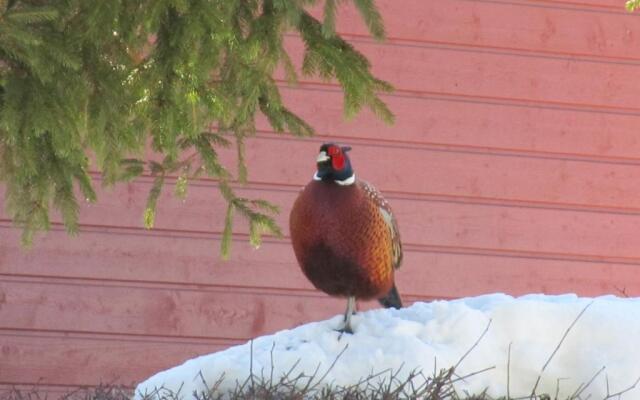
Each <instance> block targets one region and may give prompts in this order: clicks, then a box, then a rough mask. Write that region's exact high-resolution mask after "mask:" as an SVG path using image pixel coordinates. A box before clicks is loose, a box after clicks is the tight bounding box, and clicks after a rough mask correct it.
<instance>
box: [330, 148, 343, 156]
mask: <svg viewBox="0 0 640 400" xmlns="http://www.w3.org/2000/svg"><path fill="white" fill-rule="evenodd" d="M327 152H328V153H329V155H330V156H337V155H338V154H340V147H337V146H331V147H329V149H328V151H327Z"/></svg>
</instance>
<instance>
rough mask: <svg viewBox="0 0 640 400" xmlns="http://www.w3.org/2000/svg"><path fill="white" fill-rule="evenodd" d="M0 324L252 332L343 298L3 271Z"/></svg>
mask: <svg viewBox="0 0 640 400" xmlns="http://www.w3.org/2000/svg"><path fill="white" fill-rule="evenodd" d="M0 293H2V296H1V297H2V298H3V305H2V308H1V309H0V328H4V329H26V330H36V331H39V330H47V331H57V332H75V333H109V334H132V335H157V336H163V337H196V338H215V339H225V338H230V339H234V340H239V339H249V338H252V337H255V336H258V335H263V334H266V333H272V332H275V331H278V330H281V329H287V328H292V327H294V326H297V325H300V324H302V323H306V322H309V321H314V320H318V319H325V318H329V317H333V316H334V315H337V314H340V313H341V312H342V311H343V309H344V306H345V301H344V299H335V298H330V297H328V296H324V295H320V294H318V295H316V294H315V293H311V294H309V295H297V296H292V295H290V294H287V293H286V292H282V291H281V292H279V293H272V292H265V291H261V292H259V291H256V290H241V289H229V288H199V287H197V286H192V287H184V286H183V285H182V286H175V285H158V284H139V283H138V284H130V285H123V284H119V285H116V284H105V283H96V282H88V281H77V282H72V281H69V280H62V281H59V280H51V279H35V278H32V279H25V278H9V277H1V278H0Z"/></svg>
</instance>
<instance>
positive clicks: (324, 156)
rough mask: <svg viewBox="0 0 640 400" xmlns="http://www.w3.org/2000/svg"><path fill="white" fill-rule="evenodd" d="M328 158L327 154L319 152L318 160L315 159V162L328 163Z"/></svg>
mask: <svg viewBox="0 0 640 400" xmlns="http://www.w3.org/2000/svg"><path fill="white" fill-rule="evenodd" d="M330 158H331V157H329V156H328V155H327V152H325V151H321V152H320V154H318V158H316V162H319V163H321V162H325V161H328V160H329V159H330Z"/></svg>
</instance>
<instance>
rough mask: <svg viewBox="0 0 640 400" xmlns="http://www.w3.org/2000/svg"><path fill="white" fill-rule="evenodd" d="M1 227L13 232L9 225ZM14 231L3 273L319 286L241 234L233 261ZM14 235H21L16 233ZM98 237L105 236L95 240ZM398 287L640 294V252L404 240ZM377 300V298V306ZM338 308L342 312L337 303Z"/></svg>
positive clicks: (173, 242) (200, 252)
mask: <svg viewBox="0 0 640 400" xmlns="http://www.w3.org/2000/svg"><path fill="white" fill-rule="evenodd" d="M0 233H5V231H2V230H0ZM17 235H18V232H17V231H16V230H11V231H9V232H8V233H6V235H3V236H4V237H7V238H8V240H7V241H5V242H4V243H2V244H0V254H4V256H2V258H0V266H1V267H0V273H2V274H4V275H14V276H16V277H19V276H25V277H29V276H39V277H50V278H55V277H58V278H70V279H74V278H81V279H88V280H111V281H113V280H115V281H123V282H124V281H128V282H129V283H128V284H129V285H135V282H150V281H151V282H157V283H173V284H184V285H201V286H203V287H204V286H242V287H245V288H246V287H256V288H260V289H272V288H280V289H283V290H290V291H292V294H294V293H293V292H295V293H300V292H301V291H303V292H304V291H307V292H308V291H312V290H313V288H312V286H311V284H309V282H308V281H307V280H306V278H305V277H304V276H303V275H302V273H301V272H300V271H299V270H298V267H297V264H296V262H295V260H294V259H293V255H292V252H291V249H290V244H289V243H288V242H286V241H277V242H273V241H268V242H266V243H265V244H264V245H263V246H262V248H261V249H260V250H257V251H255V250H251V249H250V248H249V246H248V245H247V244H246V243H243V242H238V241H236V242H235V243H234V248H233V252H232V254H231V258H230V260H229V261H228V262H221V261H220V260H219V259H218V257H217V245H218V243H219V242H218V241H217V239H215V238H213V237H207V236H199V237H197V236H196V237H194V236H151V237H147V238H146V239H141V235H140V234H137V233H135V232H133V231H125V230H122V231H120V232H113V233H108V232H101V231H99V230H94V231H89V232H83V233H82V235H81V236H80V238H79V239H70V238H68V237H67V236H66V234H65V233H64V232H61V231H54V232H51V233H50V234H48V235H47V236H46V237H44V238H42V239H41V240H39V241H38V242H37V244H36V247H35V248H34V249H33V250H32V251H31V252H29V253H26V252H24V251H22V250H21V249H19V248H18V246H17V244H14V245H13V246H12V245H11V243H12V238H13V237H16V236H17ZM13 243H16V242H15V241H14V242H13ZM96 244H99V245H96ZM405 247H406V249H405V261H404V263H403V266H402V268H401V270H400V271H399V272H398V273H397V275H396V279H397V281H398V287H399V289H400V292H401V293H402V295H403V296H406V297H407V300H409V299H420V298H422V299H427V298H457V297H464V296H473V295H478V294H483V293H490V292H505V293H509V294H513V295H520V294H525V293H564V292H567V291H569V292H575V293H579V294H581V295H584V296H596V295H601V294H607V293H609V294H611V293H613V294H622V291H623V290H624V291H625V293H627V294H628V295H633V294H635V295H640V274H638V273H637V270H638V267H639V265H640V260H636V261H635V262H633V261H632V260H627V262H626V263H625V262H623V261H624V260H618V261H617V262H616V260H606V259H589V258H588V257H570V256H566V255H565V256H564V257H563V256H562V255H559V254H555V255H553V254H543V253H531V254H522V253H517V252H516V253H508V252H493V253H492V252H491V251H488V250H482V249H475V250H474V249H463V248H437V247H432V248H412V247H411V246H405ZM372 306H375V303H374V304H373V305H372ZM336 312H337V311H336Z"/></svg>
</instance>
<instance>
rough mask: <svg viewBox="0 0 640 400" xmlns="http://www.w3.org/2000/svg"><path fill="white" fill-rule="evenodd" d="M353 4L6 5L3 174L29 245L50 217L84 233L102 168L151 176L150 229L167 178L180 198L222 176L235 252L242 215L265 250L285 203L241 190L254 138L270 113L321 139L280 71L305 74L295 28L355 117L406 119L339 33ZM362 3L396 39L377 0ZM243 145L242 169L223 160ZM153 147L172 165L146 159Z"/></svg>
mask: <svg viewBox="0 0 640 400" xmlns="http://www.w3.org/2000/svg"><path fill="white" fill-rule="evenodd" d="M340 1H341V0H328V1H326V2H325V3H324V7H325V18H324V21H323V23H320V22H319V21H317V20H316V19H314V18H313V17H311V16H310V15H309V14H308V12H307V11H306V10H305V7H307V6H312V5H314V4H315V3H316V1H313V0H303V1H296V2H289V1H282V0H263V1H241V0H191V1H187V0H175V1H173V0H172V1H167V2H157V1H149V0H136V1H127V2H112V1H102V0H101V1H94V2H87V1H82V0H64V1H61V0H53V1H49V2H24V1H15V0H8V1H5V2H2V3H0V19H1V21H2V23H0V181H2V182H3V184H4V185H6V191H5V199H4V200H5V201H4V203H5V207H6V208H7V210H8V213H9V215H10V216H11V218H12V219H13V220H14V222H15V223H16V224H17V225H18V226H19V227H21V228H22V229H23V241H24V242H25V243H28V242H30V241H31V240H32V238H33V235H34V233H35V232H37V231H40V230H46V229H48V228H49V224H50V220H49V212H50V211H59V212H60V215H62V218H63V222H64V224H65V226H66V228H67V230H68V231H69V232H76V231H77V230H78V224H79V221H78V215H79V214H78V213H79V204H80V202H79V201H78V199H77V198H76V196H77V195H78V193H80V194H81V196H82V197H83V198H84V199H85V200H88V201H95V200H96V193H95V190H94V186H93V182H92V180H91V174H90V173H89V171H92V172H94V173H95V172H98V173H100V174H101V175H102V179H101V182H102V184H103V185H107V186H108V185H113V184H116V183H118V182H123V181H124V182H130V181H133V180H135V179H136V178H137V177H139V176H141V175H143V174H145V173H148V174H150V175H151V176H152V177H153V179H154V181H153V185H152V187H151V190H150V192H149V194H148V197H147V203H146V206H145V208H144V218H143V221H144V226H145V227H148V228H151V227H152V226H153V225H154V223H155V217H156V208H157V203H158V201H159V197H160V193H161V192H162V188H163V185H164V184H165V183H166V182H167V181H171V180H173V179H175V187H174V188H173V191H174V194H175V195H177V196H178V197H179V198H184V197H185V196H186V194H187V188H188V185H189V183H190V182H192V181H193V180H194V179H198V178H200V177H202V176H206V177H208V178H210V179H213V180H215V181H216V182H218V186H219V187H220V192H221V193H222V195H223V197H224V199H225V201H226V202H227V210H226V218H225V228H224V232H223V243H222V248H223V253H225V254H227V255H228V249H229V247H230V240H231V229H232V223H233V218H234V216H235V215H239V216H241V217H242V218H243V219H246V223H247V224H248V227H249V241H250V243H251V244H252V245H254V246H258V245H259V244H260V243H261V240H262V239H261V238H262V237H263V236H264V235H265V234H270V235H275V236H279V235H281V232H280V229H279V227H278V226H277V225H276V223H275V221H274V219H273V216H274V215H275V214H276V213H277V207H275V205H272V204H270V203H268V202H266V201H262V200H259V199H245V198H239V197H238V196H236V195H235V193H233V191H232V190H231V186H230V183H231V182H239V183H242V182H246V181H247V180H248V166H247V165H246V160H245V145H246V143H247V140H249V139H250V138H251V137H252V136H254V135H255V133H256V128H255V119H256V114H257V113H258V112H260V113H262V114H264V115H265V116H266V118H267V120H268V121H269V123H270V124H271V125H272V127H273V129H274V130H275V131H276V132H281V133H289V134H293V135H296V136H309V135H312V134H313V133H314V130H313V127H312V126H311V125H309V124H308V123H307V122H306V121H304V120H303V119H302V118H301V117H300V116H298V115H296V114H295V113H294V112H293V111H292V109H290V108H288V107H287V105H286V104H284V101H283V99H282V96H281V93H280V89H281V88H280V87H279V83H277V82H276V81H275V79H274V75H275V74H276V72H277V69H278V68H281V69H282V70H284V73H285V77H286V79H287V81H288V82H289V83H291V84H293V83H295V82H296V81H297V79H298V73H299V71H298V70H297V69H296V66H295V65H294V63H293V62H292V61H291V58H290V56H289V54H288V53H287V50H286V48H285V45H284V42H285V41H284V37H285V34H286V33H288V32H291V31H294V32H298V33H299V34H300V35H301V37H302V39H303V41H304V42H305V54H304V62H303V65H302V70H301V72H302V73H303V74H304V75H317V76H319V77H321V78H322V79H328V80H329V79H336V80H337V81H338V82H339V83H340V84H341V85H342V88H343V90H344V92H345V115H346V116H348V117H351V116H353V115H354V114H355V113H356V112H358V111H359V110H360V109H361V108H362V107H369V108H370V109H371V110H373V112H374V113H376V114H377V115H379V116H380V117H381V118H383V119H384V120H385V121H387V122H390V121H391V120H392V118H393V116H392V114H391V112H390V111H389V109H388V107H387V106H386V105H385V104H384V102H383V101H382V100H381V99H380V98H379V97H378V94H379V93H381V92H384V91H388V90H390V89H391V87H390V85H389V84H388V83H386V82H383V81H381V80H378V79H377V78H376V77H374V76H373V75H372V73H371V71H370V65H369V63H368V61H367V60H366V58H365V57H364V56H362V54H360V53H359V52H357V50H355V49H354V48H353V46H351V45H350V44H349V43H347V42H346V41H344V40H343V39H342V38H341V37H340V36H339V35H338V34H336V33H335V18H336V13H337V8H338V7H337V6H338V5H339V4H340ZM354 3H355V5H356V7H357V8H358V10H359V12H360V14H361V15H362V18H363V19H364V20H365V23H366V24H367V26H368V27H369V29H370V30H371V32H372V34H373V35H374V36H375V37H377V38H380V37H382V36H383V32H384V31H383V29H382V24H381V18H380V14H379V12H378V11H377V10H376V9H375V7H374V3H373V1H372V0H368V1H354ZM231 145H235V147H236V148H235V149H236V159H237V162H238V164H237V168H236V169H237V172H236V173H235V174H234V173H231V172H230V171H229V170H228V169H227V166H225V165H223V164H222V162H221V161H220V159H219V157H218V151H219V150H220V149H221V148H224V147H230V146H231ZM149 150H152V151H154V152H155V153H157V155H159V156H160V157H161V159H163V161H162V162H157V161H150V160H146V157H145V153H148V152H149ZM153 157H154V159H158V158H157V157H156V155H154V156H153ZM89 159H90V160H92V165H91V167H90V166H89V162H88V160H89ZM93 164H95V165H93ZM78 189H79V190H78ZM221 212H223V211H221Z"/></svg>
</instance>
